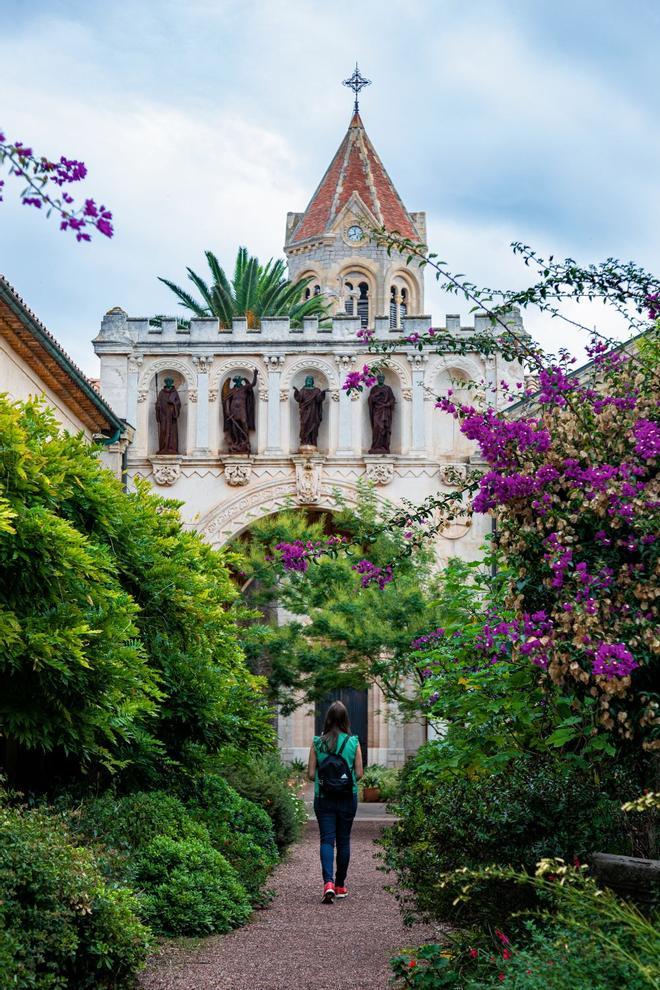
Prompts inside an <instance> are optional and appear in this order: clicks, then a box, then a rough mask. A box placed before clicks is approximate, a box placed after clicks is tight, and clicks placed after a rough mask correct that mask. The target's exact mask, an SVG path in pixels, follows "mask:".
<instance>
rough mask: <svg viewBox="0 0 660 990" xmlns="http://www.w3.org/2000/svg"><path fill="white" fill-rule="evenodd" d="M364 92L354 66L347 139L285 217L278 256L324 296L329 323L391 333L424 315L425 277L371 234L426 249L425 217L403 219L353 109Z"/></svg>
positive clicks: (403, 213)
mask: <svg viewBox="0 0 660 990" xmlns="http://www.w3.org/2000/svg"><path fill="white" fill-rule="evenodd" d="M369 84H370V81H369V80H368V79H365V78H364V77H363V76H361V75H360V72H359V70H358V67H357V65H356V66H355V71H354V73H353V75H352V76H351V77H350V78H349V79H346V80H344V85H345V86H348V87H349V88H350V89H352V90H353V92H354V93H355V102H354V105H353V116H352V118H351V122H350V124H349V126H348V131H347V132H346V135H345V137H344V139H343V141H342V142H341V144H340V145H339V148H338V150H337V152H336V154H335V156H334V158H333V159H332V161H331V162H330V165H329V166H328V169H327V170H326V173H325V175H324V176H323V178H322V179H321V182H320V183H319V185H318V187H317V189H316V192H315V193H314V195H313V196H312V198H311V200H310V202H309V204H308V206H307V209H306V210H305V212H304V213H289V214H287V220H286V236H285V245H284V252H285V254H286V256H287V260H288V265H289V277H290V278H291V279H293V280H296V279H300V278H304V277H307V276H311V277H312V282H311V283H310V285H309V287H308V288H307V290H306V292H308V293H309V294H312V293H314V294H317V295H323V296H325V297H326V298H327V300H328V302H329V303H330V313H331V315H333V316H334V315H341V314H347V315H350V316H359V317H360V320H361V323H362V326H363V327H372V326H373V321H374V319H375V317H377V316H387V317H389V321H390V326H391V328H392V329H394V328H397V327H400V326H401V320H402V318H403V317H404V316H418V315H421V314H423V313H424V270H423V268H421V267H420V266H419V265H418V263H417V262H414V261H413V262H411V263H410V264H408V263H407V262H406V259H405V257H404V256H403V255H400V254H398V253H395V252H392V254H391V255H388V253H387V250H386V249H385V248H382V247H379V246H378V245H376V244H375V243H374V242H373V240H372V239H371V237H370V234H369V231H370V229H372V228H379V227H383V226H384V227H386V228H387V230H390V231H396V232H398V233H399V234H401V235H403V236H404V237H407V238H410V239H411V240H413V241H416V242H424V243H425V242H426V214H425V213H409V212H408V210H407V209H406V208H405V206H404V205H403V202H402V200H401V197H400V196H399V194H398V193H397V191H396V189H395V187H394V184H393V182H392V180H391V179H390V177H389V175H388V174H387V172H386V170H385V167H384V165H383V164H382V162H381V160H380V158H379V157H378V154H377V153H376V149H375V148H374V146H373V144H372V143H371V141H370V140H369V137H368V135H367V132H366V130H365V128H364V124H363V123H362V118H361V117H360V112H359V104H358V94H359V92H360V90H361V89H363V87H364V86H368V85H369Z"/></svg>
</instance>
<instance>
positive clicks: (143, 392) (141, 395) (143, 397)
mask: <svg viewBox="0 0 660 990" xmlns="http://www.w3.org/2000/svg"><path fill="white" fill-rule="evenodd" d="M148 395H149V390H148V389H146V388H141V389H139V391H138V394H137V400H138V402H146V401H147V396H148Z"/></svg>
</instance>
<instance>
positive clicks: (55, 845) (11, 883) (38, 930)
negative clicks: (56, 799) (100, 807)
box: [0, 808, 149, 990]
mask: <svg viewBox="0 0 660 990" xmlns="http://www.w3.org/2000/svg"><path fill="white" fill-rule="evenodd" d="M137 907H138V905H137V902H136V900H135V898H134V896H133V895H132V893H131V892H130V891H128V890H125V889H123V888H119V887H114V888H113V887H110V886H109V885H108V884H107V883H106V881H105V880H104V878H103V876H102V874H101V870H100V868H99V866H98V864H97V863H96V861H95V859H94V855H93V853H92V852H91V851H90V850H89V849H85V848H82V847H80V846H77V845H75V843H74V840H73V837H72V835H71V834H70V832H69V831H68V829H67V828H66V826H65V824H64V822H63V821H62V820H61V819H60V818H59V817H57V816H55V815H51V814H48V813H47V812H45V811H43V810H34V809H33V810H29V811H28V810H24V809H21V808H1V809H0V985H1V986H2V987H12V988H14V990H69V988H70V990H88V988H89V990H92V988H94V990H99V988H115V990H116V988H120V987H129V986H132V985H133V977H134V975H135V973H136V972H137V971H138V970H139V969H140V968H141V967H142V965H143V963H144V960H145V957H146V954H147V949H148V943H149V933H148V931H147V929H146V928H145V927H144V926H143V925H142V923H141V922H140V921H139V919H138V917H137Z"/></svg>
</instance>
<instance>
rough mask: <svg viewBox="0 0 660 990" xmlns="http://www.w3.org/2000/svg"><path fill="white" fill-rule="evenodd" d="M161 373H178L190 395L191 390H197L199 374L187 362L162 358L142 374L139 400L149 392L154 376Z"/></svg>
mask: <svg viewBox="0 0 660 990" xmlns="http://www.w3.org/2000/svg"><path fill="white" fill-rule="evenodd" d="M161 371H178V373H179V374H180V375H181V377H182V378H184V379H185V381H186V384H187V386H188V392H189V394H190V391H191V390H193V391H194V390H196V389H197V372H196V371H195V369H194V368H193V367H192V365H190V364H188V362H187V361H181V360H179V359H178V358H168V357H164V358H161V359H160V360H159V361H154V362H153V363H152V364H150V365H148V367H147V368H145V370H144V371H143V372H142V377H141V378H140V383H139V385H138V399H139V396H140V394H144V395H145V396H146V393H147V392H148V391H149V386H150V384H151V380H152V379H153V377H154V375H158V374H160V372H161Z"/></svg>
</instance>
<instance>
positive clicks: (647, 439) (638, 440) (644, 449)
mask: <svg viewBox="0 0 660 990" xmlns="http://www.w3.org/2000/svg"><path fill="white" fill-rule="evenodd" d="M633 434H634V436H635V453H636V454H637V455H638V456H639V457H643V458H644V460H647V461H648V460H650V459H651V458H652V457H658V455H660V426H658V424H657V423H654V422H653V420H652V419H638V420H637V422H636V423H635V425H634V426H633Z"/></svg>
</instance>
